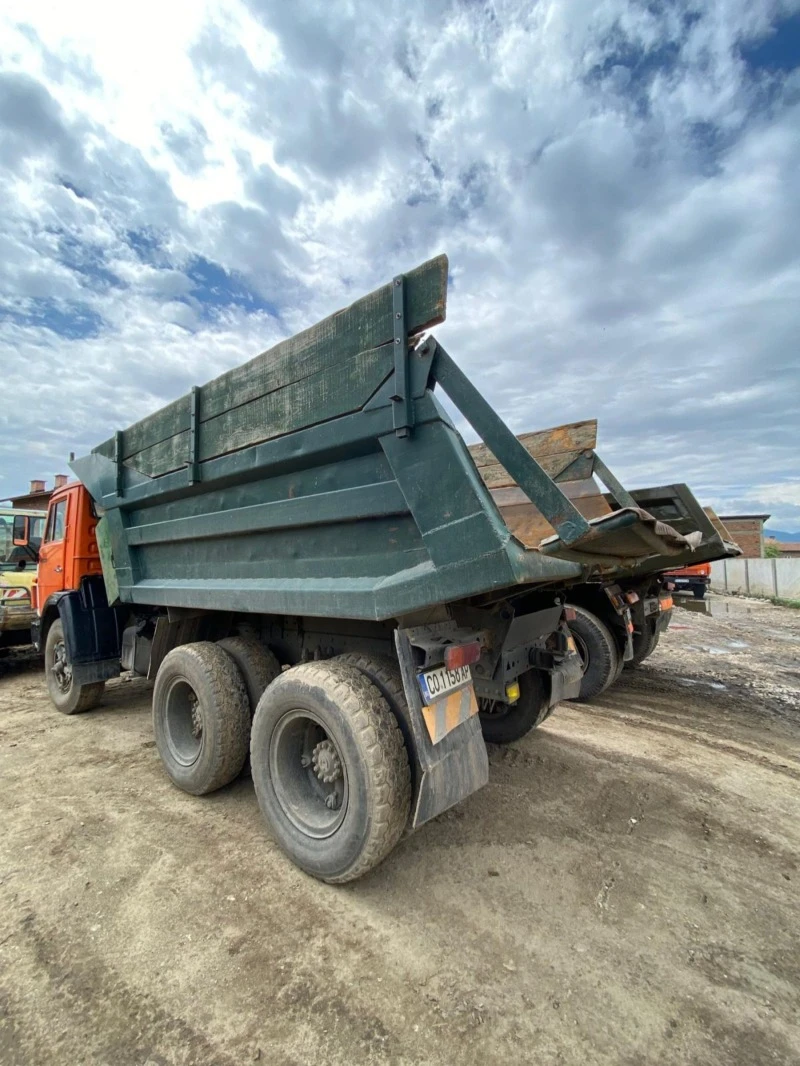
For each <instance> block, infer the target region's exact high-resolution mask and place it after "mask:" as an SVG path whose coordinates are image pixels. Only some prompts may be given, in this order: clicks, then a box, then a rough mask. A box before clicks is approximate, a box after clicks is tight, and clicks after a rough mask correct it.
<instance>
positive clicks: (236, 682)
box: [153, 641, 250, 796]
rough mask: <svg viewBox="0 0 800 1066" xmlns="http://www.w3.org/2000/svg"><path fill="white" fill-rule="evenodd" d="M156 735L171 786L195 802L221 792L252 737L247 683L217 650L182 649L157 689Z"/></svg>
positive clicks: (164, 667) (201, 645)
mask: <svg viewBox="0 0 800 1066" xmlns="http://www.w3.org/2000/svg"><path fill="white" fill-rule="evenodd" d="M153 730H154V732H155V738H156V747H157V748H158V753H159V755H160V756H161V761H162V762H163V763H164V767H165V769H166V771H167V773H168V774H169V776H170V778H171V779H172V781H173V782H174V783H175V784H176V785H177V786H178V788H182V789H183V790H184V792H190V793H192V795H194V796H203V795H205V794H206V793H207V792H213V791H214V790H215V789H218V788H222V786H223V785H227V784H228V782H229V781H232V780H233V779H234V777H236V775H237V774H238V773H239V771H240V770H241V769H242V766H243V765H244V760H245V757H246V755H247V741H248V736H249V733H250V705H249V702H248V699H247V691H246V689H245V683H244V680H243V678H242V675H241V673H240V672H239V669H238V667H237V666H236V664H235V663H234V661H233V659H232V658H231V657H230V656H229V655H228V654H227V652H225V651H223V649H222V648H220V647H218V646H217V645H216V644H212V643H210V642H208V641H199V642H197V643H196V644H183V645H181V646H180V647H178V648H173V649H172V651H171V652H170V653H169V654H168V655H167V656H166V657H165V658H164V661H163V662H162V664H161V666H160V667H159V670H158V674H157V675H156V683H155V686H154V688H153Z"/></svg>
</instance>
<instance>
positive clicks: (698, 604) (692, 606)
mask: <svg viewBox="0 0 800 1066" xmlns="http://www.w3.org/2000/svg"><path fill="white" fill-rule="evenodd" d="M672 599H673V603H674V604H675V606H676V607H681V608H682V609H683V610H684V611H693V612H694V613H695V614H710V615H711V617H712V618H723V617H729V616H730V615H744V614H754V613H755V612H754V610H753V608H752V607H748V606H746V605H745V604H743V603H736V602H731V600H719V599H715V598H714V597H713V596H712V597H711V598H708V597H707V598H706V599H704V600H696V599H694V598H693V597H684V596H680V597H678V596H675V594H674V593H673V597H672Z"/></svg>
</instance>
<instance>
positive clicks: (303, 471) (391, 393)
mask: <svg viewBox="0 0 800 1066" xmlns="http://www.w3.org/2000/svg"><path fill="white" fill-rule="evenodd" d="M447 273H448V266H447V259H446V257H444V256H439V257H437V258H436V259H433V260H431V261H429V262H427V263H425V264H423V265H422V266H420V267H417V268H416V269H415V270H412V271H410V272H409V273H407V274H402V275H398V276H397V277H395V278H394V279H392V281H391V282H390V283H388V284H386V285H384V286H383V287H381V288H380V289H378V290H376V291H375V292H373V293H370V294H369V295H367V296H365V297H363V298H361V299H360V300H357V301H356V302H355V303H353V304H352V305H351V306H349V307H348V308H346V309H344V310H342V311H339V312H338V313H336V314H334V315H332V316H330V317H329V318H327V319H325V320H323V321H322V322H320V323H318V324H317V325H316V326H312V327H311V328H309V329H307V330H305V331H304V332H303V333H300V334H298V335H297V336H294V337H291V338H289V339H288V340H286V341H283V342H281V343H280V344H278V345H276V346H275V347H273V348H272V349H270V350H269V351H267V352H265V353H262V354H261V355H259V356H256V357H255V358H254V359H252V360H250V361H249V362H247V363H245V364H243V365H242V366H240V367H237V368H234V369H232V370H230V371H228V372H227V373H225V374H222V375H221V376H220V377H218V378H216V379H215V380H213V381H211V382H209V383H208V384H206V385H204V386H202V387H194V388H192V390H191V391H190V393H189V394H188V395H185V396H182V397H180V398H178V399H176V400H175V401H174V402H172V403H170V404H168V405H167V406H166V407H164V408H162V409H161V410H160V411H157V412H155V413H154V414H152V415H150V416H149V417H147V418H145V419H143V420H142V421H140V422H137V423H135V424H134V425H132V426H130V427H129V428H128V429H125V430H119V431H117V432H115V433H114V435H113V436H112V437H111V438H109V439H108V440H106V441H104V442H103V443H101V444H99V445H98V446H97V447H96V448H95V449H94V451H93V452H92V453H91V454H89V455H86V456H84V457H82V458H80V459H78V460H76V461H74V462H73V464H72V468H73V470H74V472H75V474H76V475H77V476H78V478H79V482H77V483H75V484H73V485H70V486H67V487H66V488H64V489H62V490H59V491H57V492H55V493H54V494H53V496H52V498H51V501H50V506H49V511H48V519H47V527H46V530H45V537H44V543H43V544H42V548H41V553H40V565H39V577H38V582H37V586H36V602H37V622H36V631H35V636H36V640H37V643H38V644H39V645H40V646H41V647H43V648H44V651H45V668H46V671H47V684H48V690H49V692H50V696H51V699H52V701H53V703H54V704H55V706H56V707H57V709H58V710H60V711H63V712H64V713H67V714H71V713H74V712H76V711H84V710H88V709H90V708H91V707H93V706H95V705H96V704H97V703H98V702H99V701H100V700H101V699H102V694H103V687H104V685H105V682H106V681H107V680H108V679H110V678H113V677H116V676H117V675H119V674H120V672H121V671H123V670H124V671H129V672H130V673H131V674H134V675H141V676H145V677H148V678H150V679H151V680H152V681H153V690H152V704H153V727H154V733H155V739H156V747H157V751H158V754H159V756H160V758H161V761H162V763H163V766H164V769H165V770H166V773H167V775H168V776H169V778H170V779H171V780H172V782H173V783H174V784H175V785H177V786H178V787H179V788H182V789H183V790H185V791H186V792H189V793H192V794H195V795H202V794H205V793H208V792H211V791H213V790H214V789H217V788H220V787H222V786H223V785H225V784H227V783H228V782H229V781H231V780H232V779H233V778H234V777H236V776H237V775H238V774H239V773H240V771H241V770H242V767H243V765H244V763H245V760H246V758H247V756H248V753H249V759H250V771H251V774H252V779H253V784H254V787H255V791H256V795H257V798H258V802H259V806H260V808H261V811H262V813H263V815H264V818H265V820H266V822H267V824H268V826H269V828H270V830H271V832H272V834H273V836H274V837H275V839H276V840H277V842H278V844H279V845H280V847H281V848H282V849H283V850H284V851H285V852H286V853H287V855H288V856H289V857H290V858H291V859H292V860H293V861H294V862H295V863H296V864H297V865H298V866H300V867H301V868H302V869H303V870H305V871H307V872H308V873H310V874H312V875H314V876H316V877H318V878H320V879H322V880H325V881H328V882H332V883H340V882H345V881H349V880H353V879H354V878H356V877H359V876H361V875H362V874H364V873H366V872H367V871H368V870H369V869H371V868H372V867H373V866H375V865H376V864H377V863H378V862H380V861H381V860H382V859H383V858H384V857H385V856H386V855H387V854H388V853H389V852H390V851H391V850H392V848H393V847H394V846H395V844H396V843H397V841H398V840H399V839H400V836H401V835H402V834H403V833H404V832H405V831H407V830H412V829H416V828H418V827H420V826H421V825H424V824H425V823H426V822H428V821H429V820H430V819H431V818H434V817H436V815H438V814H440V813H441V812H442V811H444V810H446V809H448V808H449V807H451V806H453V805H454V804H456V803H458V802H459V801H460V800H462V799H463V798H464V797H466V796H468V795H470V794H471V793H472V792H474V791H475V790H476V789H478V788H480V787H481V786H482V785H484V784H485V783H486V781H487V778H488V759H487V752H486V745H485V739H484V734H485V736H486V738H487V739H489V740H492V741H495V742H498V743H500V742H503V741H504V740H507V739H508V737H510V736H513V737H516V736H518V735H521V734H522V733H524V732H526V731H527V730H528V729H531V728H534V727H535V726H536V725H537V724H539V723H540V722H541V721H542V720H543V719H544V718H545V717H546V716H547V714H548V713H549V711H550V710H551V708H552V707H553V706H554V705H555V704H556V703H557V702H558V701H559V700H562V699H566V698H569V697H570V696H573V695H575V694H576V693H577V692H578V690H579V687H580V678H581V665H580V658H579V656H578V654H577V651H576V649H575V644H574V641H573V639H572V638H571V636H570V633H569V629H568V625H567V622H566V619H565V615H564V607H565V602H566V592H567V589H568V588H569V587H570V586H571V585H572V584H573V583H575V582H581V581H585V580H586V579H587V578H588V577H589V576H590V575H592V574H594V573H595V572H599V571H602V568H603V567H604V566H605V565H606V564H607V563H608V561H609V560H614V561H619V560H620V559H622V560H625V561H626V563H627V564H628V565H631V566H632V565H634V564H635V563H637V562H638V561H640V560H642V559H646V558H649V557H650V556H652V555H654V554H658V555H662V554H667V555H669V554H670V553H672V554H674V555H675V556H676V557H678V556H680V554H681V552H683V551H685V550H686V548H687V547H688V545H687V541H686V538H685V537H684V536H683V535H682V534H680V533H678V532H676V531H675V530H673V529H671V528H669V527H668V526H666V525H665V524H664V523H661V522H659V521H657V520H656V519H654V518H653V517H652V516H650V515H647V514H646V513H645V512H644V511H642V510H641V509H639V508H629V507H621V508H617V509H616V510H613V511H609V513H607V514H603V515H601V516H599V517H597V518H592V519H587V518H585V517H584V516H583V515H582V514H581V513H580V511H579V510H578V509H577V508H576V507H575V506H574V504H573V502H572V501H571V500H570V499H568V497H567V496H566V495H565V494H564V493H563V492H562V491H561V489H560V488H559V487H558V485H557V484H556V483H555V482H554V481H553V480H552V478H550V477H549V476H548V474H547V473H546V472H545V471H544V470H543V469H542V467H541V466H540V465H539V464H538V463H537V462H536V460H535V459H534V458H533V457H532V456H531V455H530V454H529V453H528V451H526V449H525V448H524V447H523V445H522V444H520V442H519V441H518V440H517V439H516V437H515V436H514V434H513V433H511V431H510V430H509V429H508V428H507V427H506V426H505V425H504V424H503V422H502V421H501V420H500V419H499V418H498V416H497V415H496V413H495V412H494V411H493V409H492V408H491V406H490V405H489V404H488V403H487V402H486V401H485V399H484V398H483V397H482V395H481V393H480V392H479V390H478V389H477V388H475V386H474V385H473V384H472V383H471V382H470V380H469V379H468V378H467V376H466V375H465V374H464V373H463V372H462V371H461V369H460V368H459V367H458V365H457V364H456V363H455V361H454V360H453V359H452V358H451V357H450V355H449V354H448V353H447V352H446V351H445V349H444V348H443V346H442V345H441V344H439V343H438V342H437V340H436V338H435V337H434V336H433V334H431V333H430V332H428V331H429V330H430V328H431V327H432V326H435V325H436V324H438V323H440V322H441V321H443V319H444V317H445V303H446V291H447ZM437 389H438V390H441V391H443V392H444V393H446V395H447V396H448V397H449V399H450V400H451V401H452V403H453V404H454V406H455V407H456V408H457V409H458V410H459V411H460V412H461V414H462V415H463V416H464V418H465V419H466V420H467V422H469V423H470V424H471V426H472V428H473V429H474V430H475V432H476V433H477V434H478V436H479V437H480V438H481V439H482V440H483V442H484V443H485V444H486V446H487V447H489V448H490V449H491V451H492V453H493V454H494V455H495V456H497V458H498V461H500V462H502V464H503V466H504V468H505V469H506V470H508V471H509V472H510V474H511V476H513V478H514V480H515V483H516V485H518V486H519V488H520V491H521V492H522V493H523V494H524V495H525V497H526V498H527V499H528V500H529V501H530V502H532V503H533V504H534V505H535V507H536V508H537V509H538V511H539V512H540V513H541V514H542V515H544V516H545V517H546V519H547V521H548V523H549V524H550V528H551V530H552V535H550V536H549V537H548V538H547V539H546V541H545V542H543V543H541V544H538V545H536V546H535V547H532V548H529V547H525V546H524V545H523V544H522V543H520V541H519V540H518V539H517V538H516V537H515V536H514V535H512V532H511V530H510V529H509V527H508V525H507V524H506V522H505V521H504V520H503V517H502V515H501V513H500V511H499V510H498V508H497V506H496V504H495V502H494V501H493V499H492V496H491V494H490V492H489V489H488V488H487V486H486V484H485V483H484V481H483V480H482V479H481V477H480V475H479V473H478V470H477V468H476V466H475V463H474V461H473V459H472V457H471V456H470V453H469V451H468V449H467V447H466V445H465V443H464V441H463V439H462V437H461V436H460V434H459V433H458V432H457V431H456V429H455V426H454V424H453V422H452V421H451V419H450V417H449V415H448V414H447V413H446V411H445V410H444V408H443V407H442V406H441V405H440V403H439V400H438V398H437V395H436V390H437ZM59 534H60V536H59ZM575 552H580V558H576V557H572V556H573V553H575Z"/></svg>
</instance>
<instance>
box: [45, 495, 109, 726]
mask: <svg viewBox="0 0 800 1066" xmlns="http://www.w3.org/2000/svg"><path fill="white" fill-rule="evenodd" d="M99 518H100V515H99V513H98V508H97V506H96V505H95V503H94V501H93V500H92V498H91V496H90V495H89V493H88V492H87V490H86V488H85V486H84V485H82V484H81V483H80V482H78V481H76V482H72V483H71V484H68V485H65V486H64V487H63V488H60V489H57V490H56V491H55V492H54V493H53V495H52V497H51V498H50V503H49V506H48V510H47V522H46V525H45V529H44V537H43V539H42V544H41V547H40V549H39V569H38V576H37V580H36V583H35V584H34V586H33V600H34V607H35V610H36V617H35V619H34V622H33V626H32V635H33V642H34V645H35V646H36V648H37V649H39V650H42V649H48V650H49V652H50V654H49V655H47V654H46V655H45V664H46V667H47V677H46V680H47V687H48V690H49V692H50V696H51V698H52V699H53V702H54V703H55V704H56V706H58V707H60V705H61V703H62V702H63V700H64V699H65V698H67V699H68V698H71V697H70V693H73V692H74V693H75V694H76V695H75V699H78V700H80V699H83V700H84V701H87V700H88V699H89V697H90V696H91V694H92V690H93V689H94V688H95V687H96V688H97V689H98V690H102V686H103V683H104V682H105V681H106V680H107V679H108V678H109V677H114V676H116V675H117V674H119V657H118V656H117V657H116V661H114V651H115V648H116V643H115V641H116V637H117V629H118V627H117V624H116V620H117V613H116V612H115V611H114V609H113V608H111V607H109V606H108V600H107V597H106V590H105V582H104V580H103V569H102V565H101V563H100V552H99V550H98V545H97V523H98V521H99ZM109 634H111V636H110V635H109ZM48 642H49V644H48ZM106 644H108V656H107V657H106V659H105V660H104V661H102V659H101V661H97V659H98V656H100V657H102V654H103V647H104V645H106ZM50 645H52V647H50ZM79 648H83V649H88V650H87V653H86V654H85V655H83V656H82V655H81V654H80V653H79V652H77V649H79ZM47 664H51V666H50V667H48V666H47ZM81 686H85V687H84V689H83V694H81V691H82V690H81ZM61 709H63V708H61ZM80 709H83V708H82V707H75V708H72V710H80Z"/></svg>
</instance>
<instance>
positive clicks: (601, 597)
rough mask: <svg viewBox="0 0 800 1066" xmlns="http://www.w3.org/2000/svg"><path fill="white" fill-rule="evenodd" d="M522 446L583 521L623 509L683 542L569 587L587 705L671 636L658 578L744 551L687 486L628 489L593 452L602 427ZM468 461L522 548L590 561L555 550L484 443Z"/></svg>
mask: <svg viewBox="0 0 800 1066" xmlns="http://www.w3.org/2000/svg"><path fill="white" fill-rule="evenodd" d="M517 439H518V440H519V442H520V443H521V444H522V445H523V446H524V448H525V449H526V451H528V452H529V454H530V455H532V456H533V457H534V458H535V459H536V460H537V462H538V463H539V464H540V465H541V466H542V468H543V469H544V470H546V471H547V473H548V474H549V475H550V476H551V477H552V478H553V479H554V481H556V483H557V484H558V485H559V488H560V489H561V490H562V492H564V494H565V495H566V496H567V497H568V498H569V499H570V500H571V501H572V503H573V504H574V506H575V507H576V508H577V509H578V510H579V511H580V513H581V514H582V515H583V516H584V517H585V518H587V519H601V518H603V517H604V516H605V517H607V516H608V515H611V514H612V513H613V512H614V510H615V508H617V507H628V508H630V509H638V510H639V511H640V512H641V513H642V520H643V522H649V521H651V520H653V521H654V525H653V526H652V527H651V528H652V529H654V530H657V531H658V532H659V533H660V534H661V535H662V537H664V539H665V540H668V539H669V535H668V534H667V535H666V536H664V528H663V527H664V526H665V525H667V526H668V528H669V529H670V530H675V531H677V532H678V533H680V534H681V535H682V537H683V538H684V539H683V543H682V546H678V548H677V552H676V550H675V547H676V543H675V542H672V543H670V546H669V548H670V550H669V552H668V553H663V554H662V553H659V552H657V551H656V552H653V553H652V554H651V555H649V556H648V557H643V558H640V559H638V560H635V561H630V560H624V559H616V560H615V559H612V558H610V557H607V558H605V559H603V560H601V561H599V562H598V564H597V565H596V566H594V567H593V569H592V573H591V574H590V575H589V581H587V582H581V583H575V584H573V585H572V586H571V587H570V589H569V591H568V598H569V603H570V604H571V605H573V606H574V607H575V608H576V610H577V617H576V618H575V619H573V620H572V621H571V622H570V628H571V630H572V632H573V635H574V637H575V640H576V642H577V645H578V649H579V651H580V654H581V659H582V662H583V667H584V675H583V680H582V682H581V690H580V698H581V699H591V698H593V697H594V696H597V695H599V694H600V693H601V692H603V691H604V690H605V689H606V688H607V687H608V686H609V685H610V684H612V683H613V681H614V680H615V679H616V678H617V677H618V676H619V673H620V670H621V669H622V665H623V663H625V662H629V663H631V664H637V663H640V662H642V661H644V659H646V658H647V657H648V656H649V655H651V654H652V652H653V651H654V650H655V647H656V645H657V643H658V639H659V636H660V634H661V633H663V632H664V631H665V630H666V628H667V627H668V625H669V619H670V616H671V598H670V597H668V596H664V595H662V594H661V591H662V589H661V585H662V578H661V575H662V574H664V573H665V572H667V571H671V570H673V569H675V567H676V560H680V563H678V564H677V565H679V566H684V565H685V564H686V562H688V561H691V563H693V564H698V563H707V562H710V561H712V560H715V559H721V558H730V557H733V556H735V555H738V554H739V548H738V547H737V545H735V544H734V543H733V542H732V539H731V537H730V534H728V532H727V530H726V529H725V528H724V527H723V525H722V523H721V522H720V521H719V519H718V518H717V517H716V515H714V513H713V511H711V510H710V508H705V509H704V508H701V507H700V505H699V504H698V502H697V500H696V499H695V497H694V495H693V494H692V492H691V491H690V489H689V488H688V486H686V485H683V484H678V485H667V486H662V487H659V488H650V489H640V490H635V491H633V492H629V491H628V490H626V489H625V488H624V487H623V485H622V484H621V483H620V482H619V481H618V480H617V478H616V477H615V476H614V474H613V473H612V472H611V470H609V468H608V467H607V466H606V465H605V463H604V462H603V461H602V460H601V459H600V457H599V456H598V454H597V452H596V450H595V449H596V447H597V422H596V420H593V419H590V420H585V421H582V422H572V423H568V424H565V425H561V426H556V427H554V428H553V429H547V430H539V431H537V432H533V433H523V434H521V435H520V436H519V437H518V438H517ZM470 452H471V454H472V457H473V459H474V461H475V463H476V465H477V467H478V470H479V472H480V474H481V477H482V478H483V480H484V482H485V483H486V485H487V487H488V488H489V490H490V492H491V494H492V498H493V499H494V501H495V503H496V504H497V506H498V507H499V509H500V512H501V514H502V515H503V519H504V520H505V522H506V524H507V526H508V527H509V529H510V530H511V532H512V533H513V534H514V535H515V537H516V538H517V539H518V540H519V541H520V542H521V543H522V544H524V545H525V546H526V547H528V548H534V547H536V548H538V549H539V550H541V551H543V552H548V551H550V550H554V549H555V550H557V551H558V553H559V555H560V557H562V558H573V559H575V560H576V561H578V560H580V561H583V562H585V563H586V562H588V561H590V558H591V557H589V556H587V554H586V552H585V550H584V548H583V547H582V546H581V545H575V546H570V547H567V546H563V545H559V544H558V539H557V538H556V537H555V530H554V529H553V527H552V526H551V524H550V523H549V522H548V520H547V518H546V517H545V515H543V514H542V513H541V511H540V510H539V509H538V508H537V507H536V505H535V503H533V502H532V501H531V500H530V499H529V498H528V497H527V496H526V495H525V494H524V493H523V492H521V490H520V489H519V487H518V486H517V484H516V482H515V480H514V478H513V477H512V476H511V475H510V474H509V473H508V471H507V470H506V469H505V468H504V467H503V466H502V464H501V463H499V462H498V461H497V459H496V458H495V456H494V455H493V454H492V453H491V451H490V450H489V449H488V448H487V447H486V445H485V444H473V445H472V446H471V447H470ZM601 482H602V485H601ZM603 485H604V486H605V489H608V490H610V491H608V492H607V491H605V489H604V488H603ZM645 516H647V517H645Z"/></svg>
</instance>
